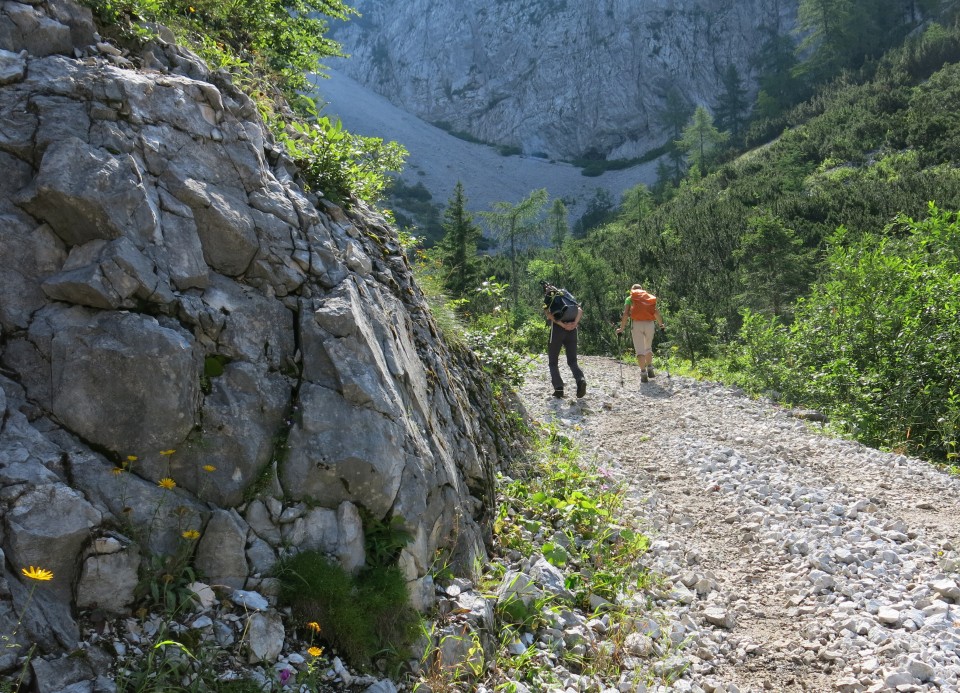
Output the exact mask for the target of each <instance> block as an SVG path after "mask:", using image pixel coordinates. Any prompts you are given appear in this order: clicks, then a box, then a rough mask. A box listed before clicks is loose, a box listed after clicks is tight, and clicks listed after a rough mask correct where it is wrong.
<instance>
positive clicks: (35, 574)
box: [21, 566, 53, 580]
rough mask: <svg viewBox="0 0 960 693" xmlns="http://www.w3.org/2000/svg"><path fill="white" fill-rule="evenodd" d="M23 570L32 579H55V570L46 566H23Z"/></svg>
mask: <svg viewBox="0 0 960 693" xmlns="http://www.w3.org/2000/svg"><path fill="white" fill-rule="evenodd" d="M21 570H22V571H23V574H24V575H26V576H27V577H28V578H30V579H31V580H53V571H50V570H47V569H45V568H35V567H33V566H30V567H29V568H21Z"/></svg>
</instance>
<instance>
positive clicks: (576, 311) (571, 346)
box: [540, 282, 587, 397]
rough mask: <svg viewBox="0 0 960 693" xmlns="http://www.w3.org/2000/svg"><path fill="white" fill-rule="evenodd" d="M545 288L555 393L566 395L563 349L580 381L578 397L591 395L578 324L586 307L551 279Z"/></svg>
mask: <svg viewBox="0 0 960 693" xmlns="http://www.w3.org/2000/svg"><path fill="white" fill-rule="evenodd" d="M540 286H541V287H542V288H543V314H544V315H545V316H546V318H547V320H548V321H549V322H550V344H549V346H548V347H547V363H548V364H549V365H550V381H551V383H552V385H553V396H554V397H563V378H561V377H560V350H561V349H563V350H564V351H566V354H567V365H568V366H569V367H570V371H571V372H572V373H573V378H574V380H576V381H577V397H583V396H584V395H585V394H587V381H586V379H585V378H584V376H583V371H582V370H580V366H578V365H577V325H579V324H580V319H581V318H582V317H583V308H581V307H580V304H579V303H577V300H576V299H575V298H574V297H573V295H572V294H571V293H570V292H569V291H567V290H566V289H558V288H557V287H555V286H554V285H553V284H550V283H548V282H540Z"/></svg>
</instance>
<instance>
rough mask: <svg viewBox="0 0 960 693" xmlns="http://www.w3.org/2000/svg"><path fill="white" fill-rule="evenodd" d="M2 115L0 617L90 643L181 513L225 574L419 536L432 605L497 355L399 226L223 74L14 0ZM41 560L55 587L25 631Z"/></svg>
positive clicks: (483, 508) (74, 11)
mask: <svg viewBox="0 0 960 693" xmlns="http://www.w3.org/2000/svg"><path fill="white" fill-rule="evenodd" d="M139 67H147V68H149V69H137V68H139ZM0 123H2V125H0V170H2V174H0V236H2V238H0V545H2V554H3V557H4V559H5V560H3V561H2V562H0V564H2V571H3V572H2V575H0V632H2V633H7V634H9V633H11V632H17V635H16V639H19V641H20V643H21V645H24V646H26V645H29V644H30V643H32V642H37V643H40V645H41V648H42V651H46V652H50V651H54V650H56V649H57V648H64V649H68V650H69V649H72V648H73V647H74V646H75V643H76V640H77V623H76V621H75V616H76V614H77V609H95V610H97V611H98V613H101V614H107V615H116V614H123V613H125V612H126V611H127V610H128V609H129V608H130V605H131V602H132V601H133V588H134V586H135V585H136V582H137V579H138V571H139V569H140V567H141V563H142V561H144V560H145V559H146V557H148V556H150V555H163V554H165V553H168V552H171V551H173V550H174V549H175V547H177V546H178V545H179V544H180V542H182V541H183V536H184V534H183V533H184V532H189V534H188V535H187V536H190V535H192V534H193V531H196V532H197V533H198V535H196V536H198V537H199V539H198V544H197V548H196V557H195V565H196V566H197V568H198V569H199V570H200V571H201V572H202V574H203V575H204V576H205V577H206V578H207V580H208V581H210V582H211V584H216V585H223V586H228V587H232V588H247V589H259V590H261V591H263V592H265V593H267V594H269V593H270V589H271V585H270V580H269V579H267V578H266V576H267V575H268V574H269V569H270V568H271V566H272V565H273V563H274V562H275V561H276V560H277V559H278V556H279V555H280V554H281V553H282V552H283V551H296V550H300V549H308V548H309V549H318V550H321V551H325V552H328V553H330V554H331V555H333V556H336V557H337V558H338V559H339V560H340V562H341V563H342V564H343V565H344V567H346V568H347V569H349V570H356V569H357V568H359V567H360V566H361V565H363V563H364V558H365V555H364V529H365V527H364V519H366V520H367V521H381V522H389V521H393V522H396V523H399V525H400V526H401V527H402V528H403V529H405V530H406V531H408V532H409V533H410V535H411V537H412V541H411V542H410V544H409V545H408V546H407V547H406V548H405V549H404V550H403V553H402V556H401V559H400V565H401V567H402V569H403V571H404V573H405V574H406V576H407V579H408V580H409V581H410V589H411V593H412V594H413V596H414V599H415V602H417V603H419V604H421V605H424V604H426V603H428V602H429V600H430V598H431V595H432V594H433V589H432V585H431V583H430V578H429V577H428V576H427V570H428V568H429V566H430V564H431V561H432V560H433V559H434V557H435V552H436V551H437V550H438V549H440V548H446V549H449V550H450V551H451V553H452V554H453V556H454V558H455V560H459V561H460V564H461V565H470V563H471V562H472V561H473V560H474V559H475V558H477V557H482V556H483V553H484V548H483V537H484V532H485V526H484V522H485V520H486V518H487V516H488V514H489V512H490V510H491V504H492V497H491V484H492V481H491V480H492V474H493V469H494V465H495V464H496V463H497V461H498V459H499V455H500V454H501V453H502V451H503V450H505V449H506V448H505V447H504V445H505V443H504V441H503V440H502V439H501V438H500V435H499V433H498V432H497V430H496V427H495V425H494V424H493V423H492V422H493V421H494V420H495V414H494V412H493V411H492V410H491V409H490V408H489V405H488V402H489V401H490V400H491V397H490V392H489V390H488V388H487V385H486V384H485V382H484V379H483V376H482V372H481V371H480V369H479V367H478V365H477V363H476V361H475V360H473V359H472V358H471V357H470V356H469V355H468V354H459V353H451V352H450V351H449V350H448V348H447V347H446V346H445V345H444V343H443V342H442V340H440V339H439V337H438V334H437V330H436V326H435V324H434V323H433V321H432V319H431V317H430V315H429V313H428V310H427V307H426V305H425V303H424V300H423V297H422V294H421V293H420V291H419V289H418V287H417V286H416V285H415V284H414V283H413V280H412V276H411V272H410V268H409V266H408V264H407V261H406V259H405V256H404V255H403V253H402V251H401V249H400V247H399V245H398V243H397V240H396V234H395V230H394V229H392V228H391V227H389V226H388V225H386V224H385V222H384V221H383V219H382V218H380V217H379V216H378V215H377V214H375V213H374V212H372V211H371V210H369V209H365V208H363V207H362V206H358V207H355V208H353V209H352V210H351V211H345V210H344V209H341V208H340V207H337V206H335V205H333V204H331V203H329V202H327V201H326V200H325V199H324V198H323V197H322V195H320V194H318V193H316V192H313V193H311V192H305V191H304V189H302V188H301V187H300V186H299V185H298V184H297V181H296V179H295V177H294V174H293V172H294V169H293V167H292V165H291V163H290V162H289V161H288V160H287V159H286V157H285V155H284V154H283V153H282V152H281V151H279V150H278V149H277V148H276V147H275V146H274V144H273V143H272V141H271V138H270V136H269V134H268V133H267V132H266V131H265V129H264V128H263V126H262V124H261V122H260V120H259V117H258V115H257V110H256V108H255V105H254V104H253V103H252V102H251V101H250V99H249V98H247V97H246V96H245V95H244V94H243V93H241V92H240V91H239V90H238V89H236V88H234V87H233V86H232V84H231V83H230V82H229V80H228V79H227V78H226V77H225V76H224V75H223V74H212V73H210V72H209V71H208V70H207V68H206V67H205V66H204V65H203V64H202V63H201V62H200V61H199V60H198V59H197V58H196V57H195V56H192V55H191V54H190V53H188V52H186V51H184V50H182V49H180V48H178V47H177V46H175V45H173V44H170V43H167V42H164V41H162V40H159V39H158V40H156V41H154V42H153V43H151V44H150V45H148V46H147V47H146V49H144V50H143V52H142V53H137V54H133V55H130V54H121V51H119V50H117V49H116V48H115V47H114V46H112V45H110V44H107V43H102V42H100V41H99V37H98V36H97V34H96V33H95V28H94V26H93V24H92V22H91V18H90V14H89V12H88V11H86V10H82V9H81V8H79V7H78V6H76V5H74V4H72V3H70V2H69V1H68V0H48V1H46V2H38V3H31V4H21V3H18V2H9V1H8V2H5V3H3V4H2V6H0ZM27 566H42V567H44V568H46V569H49V570H52V571H53V573H54V580H53V581H52V582H51V583H50V586H51V589H49V590H42V591H37V593H36V594H35V595H34V596H33V599H34V604H36V605H38V606H36V607H35V608H31V609H30V611H29V613H28V617H27V618H26V619H25V620H24V621H23V624H22V626H21V627H19V628H15V627H14V624H16V623H17V622H18V618H19V619H22V620H23V619H24V612H23V607H24V603H25V600H26V599H27V598H28V597H27V593H28V587H26V586H24V585H23V584H21V582H22V581H23V576H22V575H21V568H23V567H27ZM5 637H6V636H5ZM15 661H16V658H15V657H14V658H13V660H12V661H11V660H10V657H9V656H8V652H7V651H5V652H4V653H0V670H6V669H9V668H10V667H11V666H12V662H15Z"/></svg>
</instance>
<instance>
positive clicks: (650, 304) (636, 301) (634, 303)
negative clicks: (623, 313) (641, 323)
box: [630, 289, 657, 320]
mask: <svg viewBox="0 0 960 693" xmlns="http://www.w3.org/2000/svg"><path fill="white" fill-rule="evenodd" d="M656 310H657V297H656V296H654V295H653V294H648V293H647V292H646V291H644V290H643V289H631V290H630V319H631V320H656Z"/></svg>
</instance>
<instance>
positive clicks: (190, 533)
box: [180, 529, 200, 539]
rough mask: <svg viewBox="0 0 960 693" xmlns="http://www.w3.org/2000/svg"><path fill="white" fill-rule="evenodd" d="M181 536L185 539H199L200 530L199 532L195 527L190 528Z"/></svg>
mask: <svg viewBox="0 0 960 693" xmlns="http://www.w3.org/2000/svg"><path fill="white" fill-rule="evenodd" d="M180 536H182V537H183V538H184V539H199V538H200V532H198V531H197V530H195V529H188V530H187V531H186V532H184V533H183V534H181V535H180Z"/></svg>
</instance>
